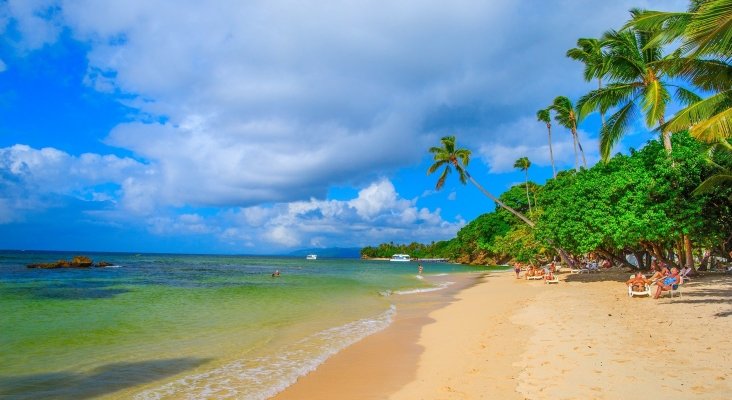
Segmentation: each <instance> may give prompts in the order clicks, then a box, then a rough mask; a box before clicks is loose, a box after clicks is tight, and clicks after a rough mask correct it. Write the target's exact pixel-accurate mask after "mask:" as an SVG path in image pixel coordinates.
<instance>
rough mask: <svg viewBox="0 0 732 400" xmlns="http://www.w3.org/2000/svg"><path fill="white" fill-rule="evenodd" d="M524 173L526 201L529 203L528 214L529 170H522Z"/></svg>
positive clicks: (529, 200)
mask: <svg viewBox="0 0 732 400" xmlns="http://www.w3.org/2000/svg"><path fill="white" fill-rule="evenodd" d="M524 172H525V173H526V202H527V203H528V204H529V214H531V197H529V170H528V169H526V170H525V171H524Z"/></svg>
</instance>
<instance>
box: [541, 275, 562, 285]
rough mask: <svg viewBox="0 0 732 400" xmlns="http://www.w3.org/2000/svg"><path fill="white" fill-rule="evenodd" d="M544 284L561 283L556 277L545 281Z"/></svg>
mask: <svg viewBox="0 0 732 400" xmlns="http://www.w3.org/2000/svg"><path fill="white" fill-rule="evenodd" d="M544 283H546V284H549V283H559V278H557V277H556V276H555V277H554V278H553V279H544Z"/></svg>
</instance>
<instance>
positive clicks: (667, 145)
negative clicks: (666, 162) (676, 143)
mask: <svg viewBox="0 0 732 400" xmlns="http://www.w3.org/2000/svg"><path fill="white" fill-rule="evenodd" d="M665 123H666V119H665V118H663V116H662V117H661V118H659V119H658V126H659V127H662V126H663V124H665ZM661 141H662V142H663V148H664V149H666V153H668V154H671V132H667V131H665V130H663V128H662V129H661Z"/></svg>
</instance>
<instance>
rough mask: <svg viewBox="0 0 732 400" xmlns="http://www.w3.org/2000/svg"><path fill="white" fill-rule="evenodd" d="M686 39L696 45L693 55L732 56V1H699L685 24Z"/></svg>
mask: <svg viewBox="0 0 732 400" xmlns="http://www.w3.org/2000/svg"><path fill="white" fill-rule="evenodd" d="M685 35H686V37H687V40H688V41H689V42H691V43H693V44H694V45H695V46H696V51H695V52H694V54H693V55H694V56H698V55H703V54H710V53H712V54H720V55H722V56H726V58H727V59H729V58H731V57H732V2H730V1H729V0H709V1H705V2H703V3H701V4H700V5H699V8H698V10H697V12H696V13H694V17H693V18H692V20H691V21H690V22H689V24H688V25H687V28H686V31H685Z"/></svg>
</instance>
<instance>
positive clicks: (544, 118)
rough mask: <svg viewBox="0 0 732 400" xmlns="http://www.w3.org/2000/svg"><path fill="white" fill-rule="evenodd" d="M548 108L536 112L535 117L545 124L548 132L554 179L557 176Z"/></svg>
mask: <svg viewBox="0 0 732 400" xmlns="http://www.w3.org/2000/svg"><path fill="white" fill-rule="evenodd" d="M550 110H551V109H550V108H545V109H543V110H539V111H537V112H536V119H537V120H538V121H539V122H543V123H545V124H546V129H547V131H548V132H549V159H550V160H551V162H552V175H553V176H554V179H556V178H557V169H556V168H555V167H554V151H552V117H551V113H550Z"/></svg>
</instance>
